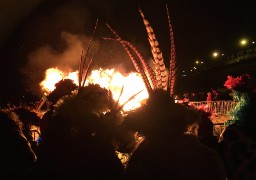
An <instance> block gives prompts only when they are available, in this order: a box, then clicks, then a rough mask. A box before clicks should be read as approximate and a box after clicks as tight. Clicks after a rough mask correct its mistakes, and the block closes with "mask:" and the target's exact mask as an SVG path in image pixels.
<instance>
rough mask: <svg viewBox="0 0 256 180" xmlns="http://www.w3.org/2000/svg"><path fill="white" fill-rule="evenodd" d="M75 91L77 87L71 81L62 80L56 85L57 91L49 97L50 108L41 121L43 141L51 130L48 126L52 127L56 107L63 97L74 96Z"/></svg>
mask: <svg viewBox="0 0 256 180" xmlns="http://www.w3.org/2000/svg"><path fill="white" fill-rule="evenodd" d="M75 89H77V85H76V84H75V83H74V81H73V80H71V79H62V80H60V81H59V82H57V83H56V84H55V89H54V90H53V91H52V92H51V93H50V94H49V95H48V96H47V100H48V103H49V104H50V108H49V109H48V110H47V112H46V113H44V115H43V117H42V120H41V121H40V130H41V137H40V139H41V140H42V139H44V136H45V133H46V131H47V130H48V129H49V128H48V126H51V121H50V118H51V116H52V114H53V109H54V105H55V104H56V103H57V102H58V100H60V99H61V98H62V97H63V96H66V95H70V94H72V92H73V91H74V90H75Z"/></svg>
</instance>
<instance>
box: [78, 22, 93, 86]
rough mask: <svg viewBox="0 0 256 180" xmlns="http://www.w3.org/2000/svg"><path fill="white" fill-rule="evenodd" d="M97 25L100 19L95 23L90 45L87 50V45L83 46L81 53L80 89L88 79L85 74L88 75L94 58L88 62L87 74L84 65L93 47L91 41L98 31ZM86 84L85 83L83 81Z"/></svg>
mask: <svg viewBox="0 0 256 180" xmlns="http://www.w3.org/2000/svg"><path fill="white" fill-rule="evenodd" d="M97 25H98V19H97V20H96V24H95V27H94V30H93V33H92V36H91V38H90V41H89V43H88V46H87V49H86V52H84V51H85V45H84V47H83V50H82V55H81V59H80V64H79V72H78V82H79V85H78V87H79V89H80V88H81V85H82V83H83V82H85V81H86V79H83V76H84V77H85V78H86V77H87V73H88V69H89V66H90V65H91V61H92V59H93V58H91V61H90V62H89V63H88V65H87V67H86V72H85V75H83V74H84V72H83V71H84V67H85V62H86V58H87V55H88V52H89V49H90V47H91V42H92V40H93V37H94V34H95V31H96V28H97ZM84 53H85V54H84ZM83 84H84V83H83Z"/></svg>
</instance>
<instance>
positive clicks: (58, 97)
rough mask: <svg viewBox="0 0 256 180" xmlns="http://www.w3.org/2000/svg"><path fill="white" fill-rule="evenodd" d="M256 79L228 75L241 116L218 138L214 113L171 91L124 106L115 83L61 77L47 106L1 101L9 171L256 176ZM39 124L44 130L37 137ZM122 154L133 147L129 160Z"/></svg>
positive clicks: (0, 133)
mask: <svg viewBox="0 0 256 180" xmlns="http://www.w3.org/2000/svg"><path fill="white" fill-rule="evenodd" d="M255 82H256V81H255V79H254V78H252V77H250V76H249V75H243V76H239V77H237V78H232V77H228V80H227V81H226V83H225V86H226V87H227V88H228V89H231V90H232V91H233V93H234V98H237V99H236V100H238V101H239V105H238V106H237V107H236V108H235V109H234V111H233V112H232V113H233V116H232V117H233V119H231V120H232V122H233V121H234V122H235V123H233V124H231V125H229V126H227V127H226V128H225V129H224V131H223V132H222V134H221V136H220V139H218V138H219V137H216V136H215V135H214V134H213V123H212V121H211V119H210V116H211V113H210V112H207V111H205V110H204V109H203V108H198V107H193V106H190V105H188V104H186V103H185V104H182V103H176V102H175V99H174V98H172V97H170V96H169V95H167V94H166V92H165V91H164V90H161V89H159V90H154V91H153V92H151V93H150V96H149V99H148V100H147V102H146V103H145V104H143V105H142V106H141V107H139V108H137V109H135V110H132V111H129V112H125V113H124V112H123V111H122V105H119V104H118V102H116V101H115V100H114V99H113V97H112V94H111V91H110V90H107V89H105V88H102V87H100V86H99V85H98V84H89V85H87V86H84V87H78V86H76V85H75V84H74V82H73V81H72V80H61V81H59V82H58V83H57V84H56V86H55V87H56V88H55V90H54V91H52V92H51V93H50V94H49V95H48V96H47V102H45V106H44V110H38V109H37V108H35V107H28V106H22V105H21V106H18V107H15V106H14V107H11V108H10V107H8V108H7V107H5V108H1V111H0V141H1V144H0V153H1V158H0V159H1V161H0V163H1V176H2V177H8V178H14V179H16V178H19V179H46V180H47V179H66V180H71V179H72V180H73V179H92V180H99V179H124V180H136V179H140V180H142V179H177V180H181V179H196V180H200V179H202V180H203V179H204V180H205V179H207V180H211V179H212V180H222V179H223V180H225V179H256V168H255V167H256V166H255V163H256V134H255V133H256V130H255V128H256V123H255V118H254V113H255V111H254V109H255V106H256V95H255V90H256V89H254V87H256V86H254V84H256V83H255ZM232 83H233V84H232ZM42 112H43V113H42ZM33 128H36V129H37V130H38V131H39V132H40V134H39V137H38V138H37V139H35V137H33V136H32V129H33ZM118 153H119V154H118ZM122 153H124V154H128V159H127V161H126V162H125V163H124V162H122V161H121V158H120V154H121V155H122Z"/></svg>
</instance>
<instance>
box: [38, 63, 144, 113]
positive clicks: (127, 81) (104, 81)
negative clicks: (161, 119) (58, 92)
mask: <svg viewBox="0 0 256 180" xmlns="http://www.w3.org/2000/svg"><path fill="white" fill-rule="evenodd" d="M65 74H66V75H65ZM61 79H72V80H74V82H75V83H76V84H77V85H78V71H75V72H68V73H64V72H62V71H61V70H59V69H58V68H50V69H47V70H46V75H45V79H44V80H43V81H42V82H41V83H40V86H41V87H42V89H43V90H44V91H46V92H47V93H50V92H51V91H53V90H54V89H55V84H56V83H57V82H58V81H60V80H61ZM89 83H90V84H99V85H100V86H101V87H103V88H106V89H109V90H111V92H112V94H113V98H114V99H115V100H117V99H118V97H119V96H120V93H121V89H122V87H123V86H124V90H123V93H122V95H121V97H120V99H119V103H120V104H123V103H124V102H126V101H127V100H128V99H129V98H130V97H131V96H133V95H134V94H136V93H138V92H139V91H141V90H142V91H141V92H140V93H139V94H138V95H137V96H135V98H133V99H132V100H130V101H129V102H128V103H127V104H126V105H125V106H124V107H123V110H125V111H128V110H131V109H135V108H138V107H140V106H141V103H142V102H143V101H144V100H146V99H147V98H148V96H149V95H148V92H147V90H146V87H145V85H144V82H143V80H142V78H141V76H140V74H139V73H129V74H128V75H126V76H124V75H123V74H121V73H120V72H118V71H116V70H115V69H105V70H103V69H101V68H100V69H98V70H93V71H92V72H91V74H90V75H88V77H87V79H86V83H85V84H86V85H88V84H89Z"/></svg>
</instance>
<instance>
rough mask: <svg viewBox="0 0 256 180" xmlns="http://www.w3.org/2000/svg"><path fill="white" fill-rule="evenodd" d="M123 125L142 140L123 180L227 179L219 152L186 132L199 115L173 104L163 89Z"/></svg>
mask: <svg viewBox="0 0 256 180" xmlns="http://www.w3.org/2000/svg"><path fill="white" fill-rule="evenodd" d="M125 122H126V126H127V127H130V128H131V129H132V130H134V131H137V132H139V133H140V134H142V135H143V136H144V138H145V139H144V140H143V141H142V142H141V144H140V145H139V146H138V147H137V149H136V150H135V151H134V152H133V154H132V155H131V158H130V160H129V162H128V165H127V168H126V170H125V173H124V179H126V180H134V179H140V180H144V179H145V180H146V179H195V180H198V179H207V180H225V179H226V174H225V169H224V165H223V162H222V160H221V158H220V157H219V155H218V153H217V152H216V151H215V150H214V149H211V148H209V147H207V146H205V145H203V144H201V143H200V142H199V141H198V139H197V137H196V136H195V135H192V134H188V133H187V130H188V127H189V126H190V125H192V124H194V123H198V122H200V114H199V113H198V112H197V111H196V110H195V109H193V108H190V107H188V106H185V105H183V104H179V103H175V101H174V99H172V98H170V96H169V95H168V94H167V93H166V92H165V91H164V90H160V89H159V90H155V91H154V92H152V93H151V94H150V96H149V99H148V101H147V103H146V104H145V105H144V106H142V107H140V108H139V109H136V110H134V111H132V112H130V113H128V115H127V116H126V119H125Z"/></svg>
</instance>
